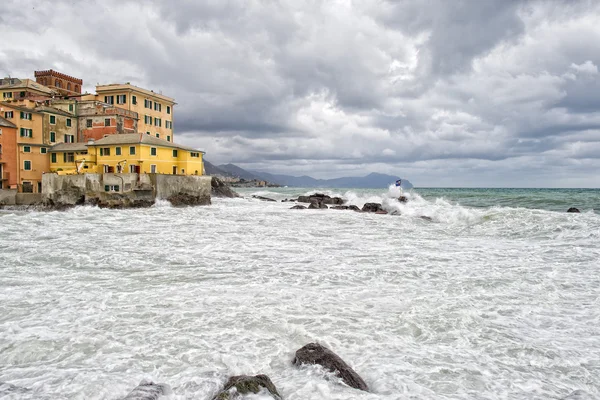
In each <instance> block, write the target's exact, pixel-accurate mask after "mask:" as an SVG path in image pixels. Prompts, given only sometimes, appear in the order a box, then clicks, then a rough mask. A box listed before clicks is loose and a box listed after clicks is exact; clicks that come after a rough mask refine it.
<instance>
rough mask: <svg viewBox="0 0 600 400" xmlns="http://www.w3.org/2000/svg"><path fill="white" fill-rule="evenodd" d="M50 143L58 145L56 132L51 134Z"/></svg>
mask: <svg viewBox="0 0 600 400" xmlns="http://www.w3.org/2000/svg"><path fill="white" fill-rule="evenodd" d="M50 143H56V132H50Z"/></svg>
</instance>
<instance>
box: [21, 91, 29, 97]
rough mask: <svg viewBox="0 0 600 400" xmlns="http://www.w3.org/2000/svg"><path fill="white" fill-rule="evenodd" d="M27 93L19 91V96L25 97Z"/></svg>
mask: <svg viewBox="0 0 600 400" xmlns="http://www.w3.org/2000/svg"><path fill="white" fill-rule="evenodd" d="M26 94H27V93H25V92H19V97H25V95H26Z"/></svg>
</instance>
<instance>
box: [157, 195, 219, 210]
mask: <svg viewBox="0 0 600 400" xmlns="http://www.w3.org/2000/svg"><path fill="white" fill-rule="evenodd" d="M167 200H169V202H170V203H171V205H172V206H173V207H183V206H209V205H210V196H195V195H193V194H187V193H177V194H174V195H173V196H171V197H169V198H168V199H167Z"/></svg>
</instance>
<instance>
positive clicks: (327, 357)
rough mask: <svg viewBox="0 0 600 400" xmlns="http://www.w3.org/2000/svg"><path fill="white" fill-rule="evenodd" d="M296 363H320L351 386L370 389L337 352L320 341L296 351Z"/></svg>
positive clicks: (365, 389)
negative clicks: (322, 344)
mask: <svg viewBox="0 0 600 400" xmlns="http://www.w3.org/2000/svg"><path fill="white" fill-rule="evenodd" d="M293 363H294V364H297V365H301V364H319V365H321V366H322V367H323V368H325V369H327V370H329V371H331V372H333V373H335V374H337V375H338V376H339V377H340V378H342V380H343V381H344V382H345V383H346V384H347V385H348V386H350V387H353V388H355V389H360V390H364V391H366V392H368V391H369V388H368V386H367V384H366V383H365V381H364V380H363V379H362V378H361V377H360V376H359V375H358V374H357V373H356V372H355V371H354V370H353V369H352V368H350V366H349V365H348V364H346V363H345V362H344V360H342V359H341V358H340V357H339V356H338V355H337V354H335V353H334V352H333V351H331V350H329V349H328V348H326V347H324V346H321V345H320V344H318V343H309V344H307V345H306V346H304V347H302V348H300V349H299V350H298V351H296V357H295V358H294V361H293Z"/></svg>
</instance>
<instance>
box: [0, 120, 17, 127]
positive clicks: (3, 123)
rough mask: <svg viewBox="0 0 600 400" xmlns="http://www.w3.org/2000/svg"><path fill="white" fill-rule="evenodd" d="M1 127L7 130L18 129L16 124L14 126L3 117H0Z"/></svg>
mask: <svg viewBox="0 0 600 400" xmlns="http://www.w3.org/2000/svg"><path fill="white" fill-rule="evenodd" d="M0 126H5V127H7V128H16V127H17V126H16V125H15V124H13V123H12V122H10V121H9V120H7V119H4V118H2V117H0Z"/></svg>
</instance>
